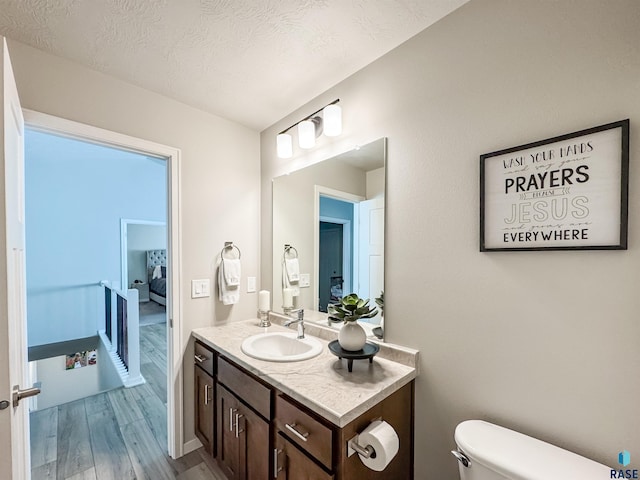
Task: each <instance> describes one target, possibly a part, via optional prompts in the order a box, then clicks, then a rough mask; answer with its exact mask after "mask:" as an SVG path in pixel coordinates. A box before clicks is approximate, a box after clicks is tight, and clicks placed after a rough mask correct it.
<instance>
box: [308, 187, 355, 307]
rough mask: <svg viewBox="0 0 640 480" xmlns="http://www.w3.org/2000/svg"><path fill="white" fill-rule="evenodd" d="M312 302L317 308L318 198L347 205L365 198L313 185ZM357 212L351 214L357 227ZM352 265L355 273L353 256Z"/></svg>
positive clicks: (318, 260)
mask: <svg viewBox="0 0 640 480" xmlns="http://www.w3.org/2000/svg"><path fill="white" fill-rule="evenodd" d="M313 195H314V199H313V279H312V282H313V302H314V305H315V306H316V307H315V308H317V305H318V304H319V303H320V286H319V285H318V275H319V272H320V197H321V196H322V197H331V198H335V199H337V200H342V201H343V202H349V203H360V202H361V201H363V200H365V197H361V196H360V195H354V194H353V193H347V192H342V191H340V190H336V189H334V188H329V187H325V186H322V185H314V186H313ZM356 215H357V212H356V209H354V212H353V222H354V225H358V219H357V217H356ZM353 230H354V238H353V242H354V245H357V242H358V238H357V235H358V229H357V228H354V229H353ZM353 260H354V264H353V271H354V272H357V271H358V269H357V268H356V267H357V261H358V256H357V255H354V256H353Z"/></svg>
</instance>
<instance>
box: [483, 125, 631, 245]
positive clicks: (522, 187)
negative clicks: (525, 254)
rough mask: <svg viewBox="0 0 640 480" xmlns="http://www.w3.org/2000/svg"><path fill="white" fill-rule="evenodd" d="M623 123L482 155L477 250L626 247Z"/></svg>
mask: <svg viewBox="0 0 640 480" xmlns="http://www.w3.org/2000/svg"><path fill="white" fill-rule="evenodd" d="M628 185H629V120H628V119H627V120H622V121H619V122H615V123H610V124H607V125H602V126H599V127H594V128H590V129H588V130H582V131H579V132H575V133H570V134H567V135H562V136H559V137H554V138H550V139H547V140H542V141H539V142H534V143H529V144H527V145H521V146H519V147H513V148H508V149H505V150H500V151H498V152H493V153H487V154H484V155H481V156H480V251H481V252H488V251H508V250H567V249H573V250H575V249H591V250H616V249H617V250H626V248H627V203H628Z"/></svg>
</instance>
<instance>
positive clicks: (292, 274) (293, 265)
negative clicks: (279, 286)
mask: <svg viewBox="0 0 640 480" xmlns="http://www.w3.org/2000/svg"><path fill="white" fill-rule="evenodd" d="M284 265H285V267H286V269H287V278H288V279H289V283H295V282H299V281H300V262H298V259H297V258H285V260H284Z"/></svg>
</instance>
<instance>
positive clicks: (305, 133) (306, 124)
mask: <svg viewBox="0 0 640 480" xmlns="http://www.w3.org/2000/svg"><path fill="white" fill-rule="evenodd" d="M298 144H299V145H300V148H313V147H315V146H316V125H315V124H314V123H313V122H312V121H311V120H303V121H302V122H300V123H299V124H298Z"/></svg>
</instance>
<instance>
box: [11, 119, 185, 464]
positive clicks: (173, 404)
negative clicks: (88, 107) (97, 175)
mask: <svg viewBox="0 0 640 480" xmlns="http://www.w3.org/2000/svg"><path fill="white" fill-rule="evenodd" d="M23 113H24V117H25V124H26V126H28V127H29V128H31V129H34V130H39V131H43V132H48V133H54V134H56V135H60V136H63V137H69V138H76V139H80V140H82V141H85V142H86V141H88V142H93V143H97V144H101V145H109V146H113V147H116V148H119V149H121V150H127V151H131V152H137V153H141V154H143V155H147V156H154V157H158V158H163V159H166V161H167V192H168V195H167V203H168V205H167V229H168V232H169V233H168V235H167V237H168V238H167V264H168V265H169V266H170V277H169V282H168V285H167V289H168V295H167V300H168V302H167V303H168V305H167V343H168V345H167V440H168V445H167V448H168V451H169V455H170V456H171V457H172V458H178V457H181V456H182V455H183V453H184V432H183V423H184V419H183V402H184V399H183V391H182V368H181V367H182V353H181V348H182V303H181V299H182V270H181V268H182V248H181V243H180V238H181V235H182V218H181V215H180V205H181V202H180V199H181V192H180V163H181V161H180V157H181V152H180V150H179V149H177V148H174V147H169V146H166V145H162V144H159V143H155V142H151V141H148V140H143V139H140V138H135V137H131V136H129V135H124V134H121V133H116V132H111V131H109V130H105V129H102V128H98V127H93V126H90V125H86V124H83V123H78V122H74V121H71V120H66V119H63V118H59V117H55V116H52V115H47V114H45V113H40V112H35V111H33V110H28V109H23ZM123 287H126V285H123Z"/></svg>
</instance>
